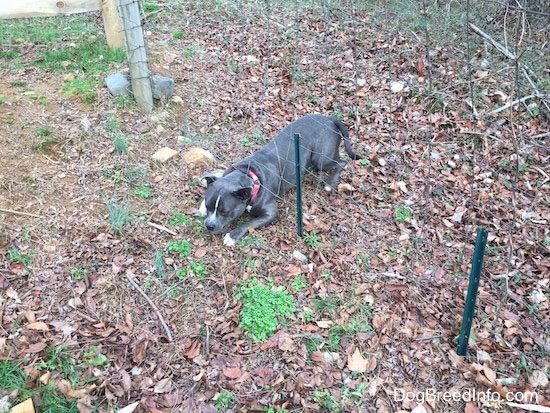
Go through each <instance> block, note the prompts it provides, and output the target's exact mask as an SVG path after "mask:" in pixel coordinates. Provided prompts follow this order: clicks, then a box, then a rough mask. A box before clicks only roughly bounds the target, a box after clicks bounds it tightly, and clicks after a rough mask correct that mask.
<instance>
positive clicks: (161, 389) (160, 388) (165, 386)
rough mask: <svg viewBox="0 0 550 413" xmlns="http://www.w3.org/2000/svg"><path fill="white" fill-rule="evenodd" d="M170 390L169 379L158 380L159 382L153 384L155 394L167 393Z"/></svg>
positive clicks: (170, 383)
mask: <svg viewBox="0 0 550 413" xmlns="http://www.w3.org/2000/svg"><path fill="white" fill-rule="evenodd" d="M171 390H172V380H171V379H170V377H166V378H164V379H162V380H159V382H158V383H157V384H155V387H154V389H153V391H154V392H155V393H169V392H170V391H171Z"/></svg>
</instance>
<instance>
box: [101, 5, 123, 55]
mask: <svg viewBox="0 0 550 413" xmlns="http://www.w3.org/2000/svg"><path fill="white" fill-rule="evenodd" d="M116 3H117V0H102V1H101V6H102V15H103V26H105V36H106V37H107V44H108V45H109V47H118V48H120V49H124V34H123V32H122V23H121V22H120V15H119V14H118V8H117V4H116Z"/></svg>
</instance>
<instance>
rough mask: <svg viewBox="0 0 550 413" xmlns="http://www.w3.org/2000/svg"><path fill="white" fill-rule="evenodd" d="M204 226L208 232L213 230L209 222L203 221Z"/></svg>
mask: <svg viewBox="0 0 550 413" xmlns="http://www.w3.org/2000/svg"><path fill="white" fill-rule="evenodd" d="M204 227H205V228H206V229H207V230H208V231H210V232H212V231H214V225H213V224H212V223H210V222H205V223H204Z"/></svg>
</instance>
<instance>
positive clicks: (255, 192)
mask: <svg viewBox="0 0 550 413" xmlns="http://www.w3.org/2000/svg"><path fill="white" fill-rule="evenodd" d="M248 175H249V176H250V177H251V178H252V180H253V181H254V187H253V188H252V196H251V197H250V202H252V201H254V200H255V199H256V197H257V196H258V192H260V178H258V175H256V174H255V173H254V171H253V170H252V169H250V170H249V171H248Z"/></svg>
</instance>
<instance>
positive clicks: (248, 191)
mask: <svg viewBox="0 0 550 413" xmlns="http://www.w3.org/2000/svg"><path fill="white" fill-rule="evenodd" d="M233 196H234V197H235V198H237V199H241V200H243V201H248V200H249V199H250V197H251V196H252V188H250V187H245V188H240V189H237V190H236V191H233Z"/></svg>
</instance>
